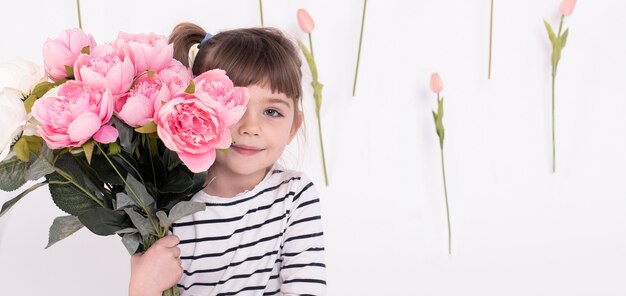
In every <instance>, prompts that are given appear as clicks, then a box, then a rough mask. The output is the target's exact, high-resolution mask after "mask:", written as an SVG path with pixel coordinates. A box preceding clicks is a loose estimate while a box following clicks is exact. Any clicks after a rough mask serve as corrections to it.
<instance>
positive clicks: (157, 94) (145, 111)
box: [115, 75, 171, 127]
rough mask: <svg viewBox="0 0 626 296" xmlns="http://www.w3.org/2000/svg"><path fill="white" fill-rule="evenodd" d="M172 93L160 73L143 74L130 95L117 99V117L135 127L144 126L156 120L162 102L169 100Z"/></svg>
mask: <svg viewBox="0 0 626 296" xmlns="http://www.w3.org/2000/svg"><path fill="white" fill-rule="evenodd" d="M170 97H171V95H170V91H169V89H168V87H167V85H166V84H164V83H163V81H161V79H160V77H158V75H155V76H153V77H152V78H150V77H149V76H148V75H143V76H141V77H140V78H139V79H137V81H135V85H134V87H133V88H132V89H131V90H130V92H129V93H128V95H125V96H122V97H120V98H119V99H117V100H116V101H115V112H116V113H117V117H118V118H120V119H121V120H123V121H124V122H126V123H127V124H128V125H130V126H133V127H138V126H143V125H146V124H148V123H149V122H151V121H153V120H154V115H155V111H158V109H159V108H160V106H161V104H162V102H167V101H169V99H170Z"/></svg>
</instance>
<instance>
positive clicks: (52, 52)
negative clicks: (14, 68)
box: [43, 29, 96, 81]
mask: <svg viewBox="0 0 626 296" xmlns="http://www.w3.org/2000/svg"><path fill="white" fill-rule="evenodd" d="M85 46H90V47H91V48H94V47H95V46H96V41H95V40H94V39H93V37H91V35H87V34H85V33H84V32H83V31H81V30H80V29H71V30H65V31H64V32H63V33H61V35H59V38H57V39H48V40H47V41H46V43H44V45H43V63H44V67H45V69H46V73H47V74H48V76H49V77H50V79H52V80H54V81H59V80H62V79H64V78H66V77H67V76H68V75H67V72H66V71H65V66H68V67H71V68H73V67H74V62H75V61H76V58H78V55H79V54H80V51H81V50H82V49H83V48H84V47H85Z"/></svg>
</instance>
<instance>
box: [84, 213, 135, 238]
mask: <svg viewBox="0 0 626 296" xmlns="http://www.w3.org/2000/svg"><path fill="white" fill-rule="evenodd" d="M78 219H80V222H81V223H83V225H85V227H87V228H88V229H89V230H91V232H93V233H95V234H97V235H112V234H115V233H116V232H117V231H120V230H122V229H126V228H129V227H132V225H131V224H130V221H129V220H128V217H127V216H126V215H125V214H124V213H123V212H121V211H114V210H111V209H107V208H102V207H97V208H92V209H89V210H87V211H84V212H83V213H82V214H81V215H79V216H78Z"/></svg>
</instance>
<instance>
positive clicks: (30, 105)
mask: <svg viewBox="0 0 626 296" xmlns="http://www.w3.org/2000/svg"><path fill="white" fill-rule="evenodd" d="M37 99H38V98H37V96H35V95H33V94H31V95H30V96H28V98H26V100H24V108H25V109H26V113H30V112H31V110H32V109H33V104H35V101H37Z"/></svg>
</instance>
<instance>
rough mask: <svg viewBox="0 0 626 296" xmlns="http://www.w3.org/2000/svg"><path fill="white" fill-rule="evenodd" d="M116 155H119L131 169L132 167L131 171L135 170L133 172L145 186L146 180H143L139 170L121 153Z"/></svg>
mask: <svg viewBox="0 0 626 296" xmlns="http://www.w3.org/2000/svg"><path fill="white" fill-rule="evenodd" d="M117 156H119V158H121V159H122V161H124V162H125V163H126V164H127V165H128V166H129V167H130V168H131V169H133V171H135V174H137V176H138V177H139V180H140V181H141V183H142V184H143V185H144V186H145V185H146V181H144V180H143V177H142V176H141V174H140V173H139V171H138V170H137V169H136V168H135V167H134V166H133V165H132V164H131V163H130V161H128V160H127V159H126V158H124V156H123V155H122V153H120V154H118V155H117Z"/></svg>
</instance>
